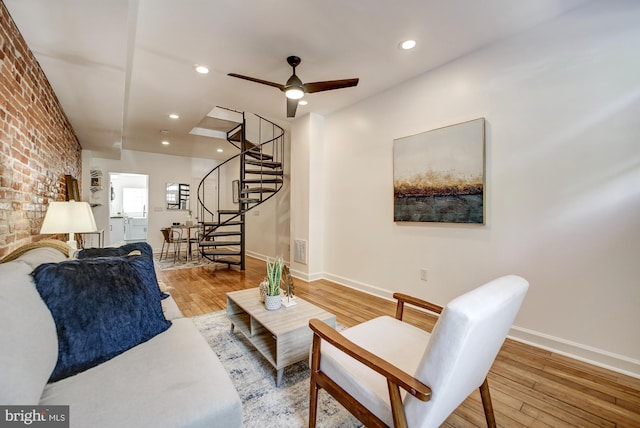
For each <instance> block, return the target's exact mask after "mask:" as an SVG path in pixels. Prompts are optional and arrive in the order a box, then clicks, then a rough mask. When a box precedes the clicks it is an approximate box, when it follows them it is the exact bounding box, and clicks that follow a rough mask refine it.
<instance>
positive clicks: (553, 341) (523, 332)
mask: <svg viewBox="0 0 640 428" xmlns="http://www.w3.org/2000/svg"><path fill="white" fill-rule="evenodd" d="M509 338H510V339H513V340H515V341H517V342H522V343H526V344H527V345H531V346H534V347H536V348H541V349H544V350H546V351H550V352H554V353H556V354H559V355H564V356H565V357H569V358H573V359H575V360H578V361H582V362H584V363H588V364H593V365H594V366H598V367H602V368H604V369H607V370H611V371H614V372H617V373H621V374H624V375H627V376H631V377H634V378H637V379H640V360H635V359H633V358H629V357H625V356H624V355H619V354H614V353H612V352H608V351H604V350H602V349H597V348H593V347H590V346H586V345H583V344H581V343H577V342H572V341H570V340H565V339H561V338H559V337H554V336H550V335H548V334H544V333H539V332H537V331H533V330H529V329H526V328H522V327H518V326H514V327H512V328H511V331H510V334H509Z"/></svg>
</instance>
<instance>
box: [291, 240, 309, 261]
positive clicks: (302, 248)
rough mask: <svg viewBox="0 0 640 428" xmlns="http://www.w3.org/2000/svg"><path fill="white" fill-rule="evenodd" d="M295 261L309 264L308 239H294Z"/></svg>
mask: <svg viewBox="0 0 640 428" xmlns="http://www.w3.org/2000/svg"><path fill="white" fill-rule="evenodd" d="M293 261H294V262H298V263H302V264H305V265H306V264H307V241H303V240H302V239H296V240H295V241H294V252H293Z"/></svg>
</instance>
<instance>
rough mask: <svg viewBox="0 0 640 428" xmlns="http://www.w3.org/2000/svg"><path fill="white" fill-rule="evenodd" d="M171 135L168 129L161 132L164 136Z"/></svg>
mask: <svg viewBox="0 0 640 428" xmlns="http://www.w3.org/2000/svg"><path fill="white" fill-rule="evenodd" d="M168 133H169V131H167V130H166V129H161V130H160V134H162V135H167V134H168Z"/></svg>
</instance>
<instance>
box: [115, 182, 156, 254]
mask: <svg viewBox="0 0 640 428" xmlns="http://www.w3.org/2000/svg"><path fill="white" fill-rule="evenodd" d="M148 215H149V176H148V175H143V174H127V173H119V172H110V173H109V244H110V245H114V244H118V243H123V242H125V243H129V242H140V241H146V240H147V229H148V225H149V218H148Z"/></svg>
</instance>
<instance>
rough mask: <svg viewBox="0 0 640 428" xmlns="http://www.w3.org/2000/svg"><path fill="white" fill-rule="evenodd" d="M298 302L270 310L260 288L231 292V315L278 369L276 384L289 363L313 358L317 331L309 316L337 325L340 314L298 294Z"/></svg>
mask: <svg viewBox="0 0 640 428" xmlns="http://www.w3.org/2000/svg"><path fill="white" fill-rule="evenodd" d="M295 300H296V302H298V303H297V304H296V305H293V306H289V307H284V306H282V307H280V309H278V310H276V311H268V310H266V309H265V307H264V303H262V302H260V291H259V289H258V288H250V289H247V290H240V291H233V292H230V293H227V316H228V317H229V320H230V321H231V332H232V333H233V331H234V327H237V329H238V330H240V332H241V333H242V334H243V335H244V336H245V337H246V338H247V339H248V340H249V342H251V343H252V344H253V346H255V348H256V349H257V350H258V351H259V352H260V353H261V354H262V355H263V356H264V357H265V358H266V359H267V361H268V362H269V364H271V365H272V366H273V367H274V368H275V369H276V372H277V376H276V386H280V384H281V382H282V372H283V370H284V368H285V367H287V366H290V365H292V364H294V363H297V362H298V361H303V360H306V359H308V358H309V348H310V347H311V339H312V337H313V334H312V332H311V329H310V328H309V320H310V319H312V318H318V319H320V320H322V321H324V322H326V323H327V324H329V325H330V326H332V327H334V328H335V326H336V316H335V315H333V314H331V313H329V312H327V311H325V310H323V309H321V308H319V307H317V306H315V305H312V304H311V303H309V302H307V301H304V300H302V299H301V298H299V297H296V298H295Z"/></svg>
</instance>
